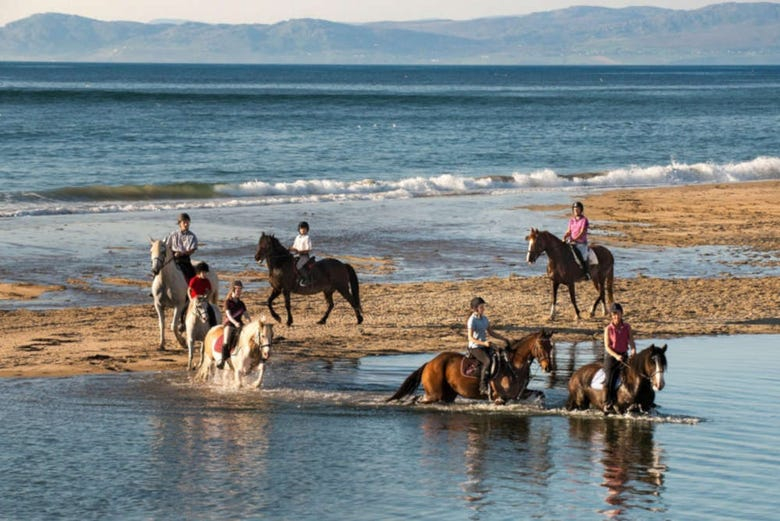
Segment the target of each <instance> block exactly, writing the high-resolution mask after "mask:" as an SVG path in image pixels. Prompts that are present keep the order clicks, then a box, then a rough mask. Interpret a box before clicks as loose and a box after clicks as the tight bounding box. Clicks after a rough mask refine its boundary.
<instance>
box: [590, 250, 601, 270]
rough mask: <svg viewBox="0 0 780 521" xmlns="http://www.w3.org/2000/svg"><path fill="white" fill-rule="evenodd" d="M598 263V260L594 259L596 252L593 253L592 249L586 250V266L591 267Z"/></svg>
mask: <svg viewBox="0 0 780 521" xmlns="http://www.w3.org/2000/svg"><path fill="white" fill-rule="evenodd" d="M598 263H599V258H598V257H596V252H594V251H593V248H588V264H589V265H591V266H593V265H594V264H598Z"/></svg>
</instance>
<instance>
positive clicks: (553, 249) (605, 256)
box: [525, 228, 615, 320]
mask: <svg viewBox="0 0 780 521" xmlns="http://www.w3.org/2000/svg"><path fill="white" fill-rule="evenodd" d="M525 239H526V240H527V241H528V255H527V256H526V260H527V261H528V263H529V264H533V263H534V262H536V259H538V258H539V256H540V255H541V254H542V253H546V254H547V276H548V277H549V278H550V281H552V305H551V306H550V320H554V319H555V305H556V301H557V300H558V286H560V285H561V284H564V285H565V286H566V287H568V288H569V297H570V298H571V303H572V306H574V315H575V319H576V320H579V319H580V308H578V307H577V298H576V295H575V292H574V283H575V282H577V281H579V280H585V277H584V275H583V274H582V269H580V266H579V264H577V261H576V260H574V253H573V252H572V251H571V248H570V246H569V245H568V244H566V243H565V242H563V241H562V240H560V239H559V238H558V237H556V236H555V235H553V234H552V233H550V232H547V231H539V230H537V229H536V228H531V233H529V234H528V236H527V237H526V238H525ZM590 249H592V250H593V253H594V254H595V255H596V258H597V259H598V264H594V263H589V264H588V273H589V275H590V278H591V280H592V281H593V286H594V287H595V288H596V291H598V292H599V296H598V298H597V299H596V301H595V302H594V303H593V307H592V308H591V310H590V316H591V317H592V316H593V315H595V314H596V306H598V304H599V302H601V308H602V311H603V312H604V315H606V314H607V306H608V304H607V301H609V304H612V302H614V297H613V293H612V285H613V283H614V280H615V274H614V266H615V259H614V257H612V253H611V252H610V251H609V250H608V249H607V248H605V247H604V246H597V245H593V246H591V247H590ZM605 297H606V298H605Z"/></svg>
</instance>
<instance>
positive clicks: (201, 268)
mask: <svg viewBox="0 0 780 521" xmlns="http://www.w3.org/2000/svg"><path fill="white" fill-rule="evenodd" d="M208 271H209V265H208V264H206V263H205V262H200V263H198V265H197V266H195V273H208Z"/></svg>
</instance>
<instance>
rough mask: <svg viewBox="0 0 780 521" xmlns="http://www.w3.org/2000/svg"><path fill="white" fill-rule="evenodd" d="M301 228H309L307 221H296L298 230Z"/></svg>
mask: <svg viewBox="0 0 780 521" xmlns="http://www.w3.org/2000/svg"><path fill="white" fill-rule="evenodd" d="M301 228H306V229H307V230H308V229H309V223H307V222H306V221H301V222H299V223H298V229H299V230H300V229H301Z"/></svg>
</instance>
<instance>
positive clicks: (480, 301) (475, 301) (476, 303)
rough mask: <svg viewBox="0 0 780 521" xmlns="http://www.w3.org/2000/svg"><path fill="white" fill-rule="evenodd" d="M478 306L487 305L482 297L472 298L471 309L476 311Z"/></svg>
mask: <svg viewBox="0 0 780 521" xmlns="http://www.w3.org/2000/svg"><path fill="white" fill-rule="evenodd" d="M480 304H487V302H485V299H483V298H482V297H474V298H473V299H471V309H477V306H479V305H480Z"/></svg>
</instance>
